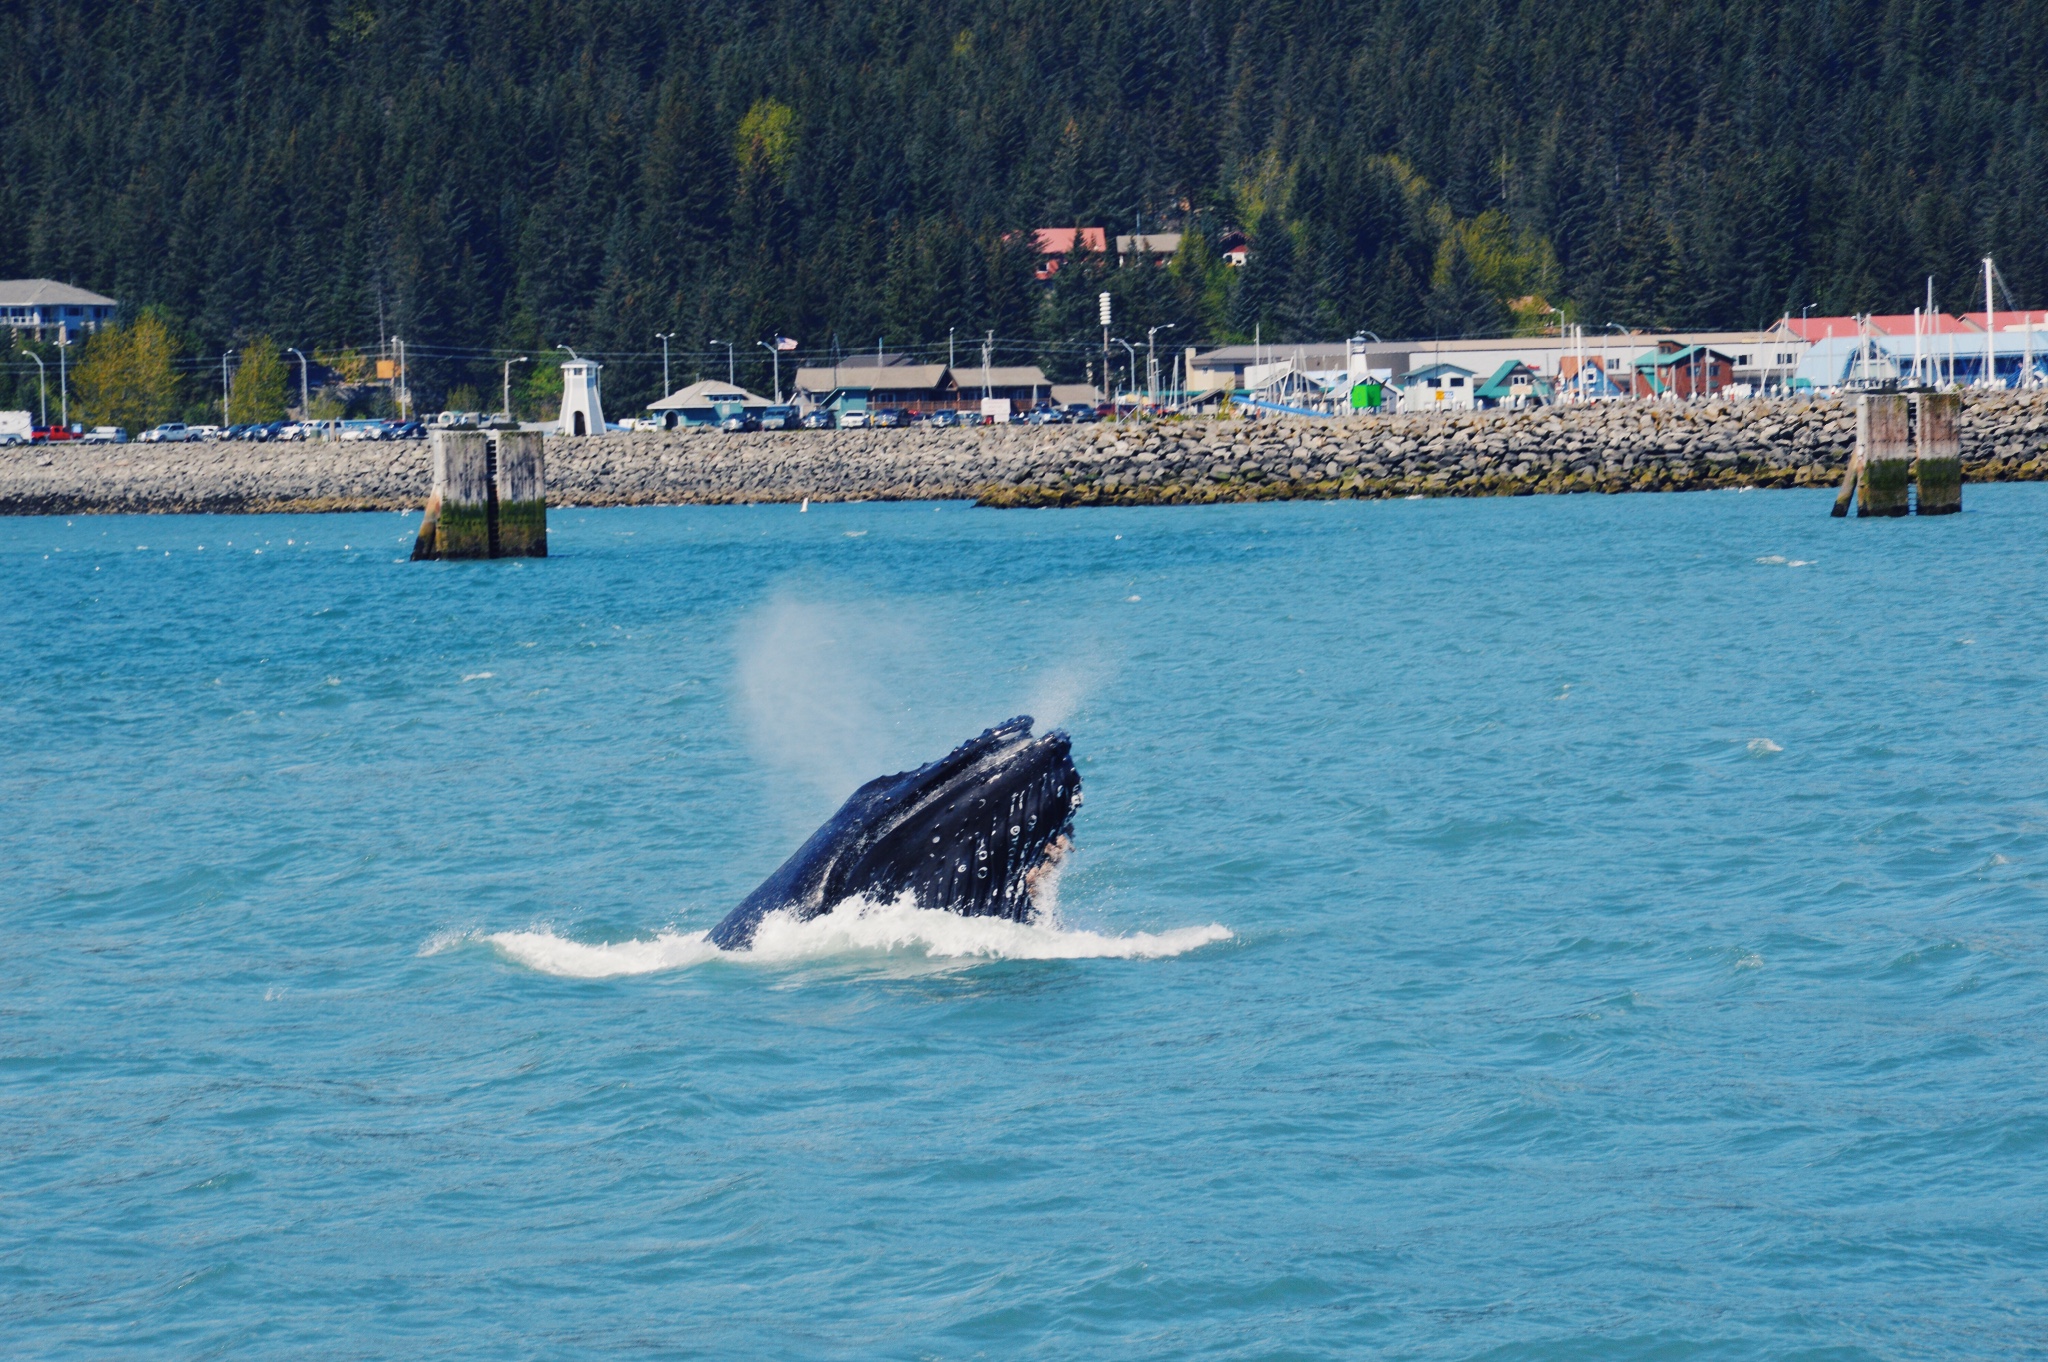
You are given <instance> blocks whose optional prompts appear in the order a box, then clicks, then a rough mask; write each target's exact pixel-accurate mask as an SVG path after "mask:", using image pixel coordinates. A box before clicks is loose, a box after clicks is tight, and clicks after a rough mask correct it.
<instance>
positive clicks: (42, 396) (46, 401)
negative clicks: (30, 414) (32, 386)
mask: <svg viewBox="0 0 2048 1362" xmlns="http://www.w3.org/2000/svg"><path fill="white" fill-rule="evenodd" d="M21 352H22V353H23V354H24V355H27V356H28V357H29V358H30V359H32V360H34V361H35V362H36V393H37V395H38V398H39V400H40V401H41V403H42V412H43V428H44V429H45V430H47V429H49V425H50V371H49V370H48V369H45V368H44V367H43V357H42V356H41V355H39V354H37V353H36V352H35V351H33V350H31V349H29V348H28V347H27V346H26V345H24V346H22V347H21Z"/></svg>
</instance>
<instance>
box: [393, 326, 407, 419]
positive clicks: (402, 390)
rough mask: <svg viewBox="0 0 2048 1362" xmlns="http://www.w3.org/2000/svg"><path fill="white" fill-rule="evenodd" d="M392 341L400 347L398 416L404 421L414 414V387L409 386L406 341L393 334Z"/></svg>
mask: <svg viewBox="0 0 2048 1362" xmlns="http://www.w3.org/2000/svg"><path fill="white" fill-rule="evenodd" d="M391 343H392V344H393V345H395V346H397V347H398V417H399V419H400V420H401V421H403V420H406V419H408V418H410V417H411V415H412V389H411V388H410V387H408V386H407V382H408V380H407V375H406V372H405V342H404V341H403V340H400V339H399V338H398V337H397V336H393V337H392V338H391Z"/></svg>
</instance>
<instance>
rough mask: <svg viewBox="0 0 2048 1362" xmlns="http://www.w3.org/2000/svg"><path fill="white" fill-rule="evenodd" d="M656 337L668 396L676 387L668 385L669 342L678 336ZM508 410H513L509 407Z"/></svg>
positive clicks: (663, 390)
mask: <svg viewBox="0 0 2048 1362" xmlns="http://www.w3.org/2000/svg"><path fill="white" fill-rule="evenodd" d="M654 338H655V339H656V340H658V341H660V342H661V395H662V396H663V397H667V396H668V395H669V393H671V392H673V391H674V389H672V388H670V387H669V386H668V343H669V342H670V341H672V340H674V339H675V338H676V333H675V332H673V331H666V332H664V331H657V332H655V333H654ZM506 410H508V411H509V410H511V409H510V408H509V407H507V408H506Z"/></svg>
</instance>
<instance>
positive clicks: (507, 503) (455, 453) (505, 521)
mask: <svg viewBox="0 0 2048 1362" xmlns="http://www.w3.org/2000/svg"><path fill="white" fill-rule="evenodd" d="M433 445H434V491H433V495H432V496H430V497H429V498H428V499H427V511H426V515H425V516H424V517H422V518H421V521H420V532H419V537H418V538H417V539H415V540H414V541H413V546H412V556H413V561H415V562H418V561H419V560H421V559H426V558H545V557H547V556H548V502H547V474H546V466H545V464H544V462H543V460H542V457H541V435H540V432H538V431H529V430H495V431H482V430H437V431H435V432H434V434H433Z"/></svg>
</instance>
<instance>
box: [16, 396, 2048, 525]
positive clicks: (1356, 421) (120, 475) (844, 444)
mask: <svg viewBox="0 0 2048 1362" xmlns="http://www.w3.org/2000/svg"><path fill="white" fill-rule="evenodd" d="M1959 427H1960V435H1961V440H1962V452H1963V469H1964V477H1965V479H1966V480H1967V481H1971V482H2001V481H2031V480H2039V479H2048V392H2042V391H2036V392H1993V393H1983V394H1966V395H1965V397H1964V406H1963V412H1962V416H1961V419H1960V422H1959ZM1855 440H1856V408H1855V399H1854V398H1853V397H1844V398H1830V399H1821V400H1815V401H1804V400H1776V399H1774V400H1757V401H1748V402H1722V401H1709V402H1703V403H1695V404H1691V405H1688V406H1682V407H1666V406H1657V405H1653V404H1649V403H1634V402H1618V403H1612V404H1606V405H1596V406H1586V407H1562V408H1559V407H1552V408H1542V409H1538V410H1535V411H1522V412H1466V413H1456V414H1441V415H1414V416H1390V417H1376V416H1375V417H1348V418H1344V419H1341V420H1334V421H1327V420H1317V419H1314V418H1303V417H1280V418H1277V419H1272V418H1261V419H1258V420H1242V419H1236V420H1225V421H1216V420H1209V419H1206V418H1204V419H1190V420H1186V421H1161V422H1156V423H1132V424H1128V425H1126V424H1118V423H1106V424H1103V425H1095V426H1051V427H1001V428H990V427H983V428H970V429H965V430H922V429H920V430H889V431H882V430H872V431H869V430H843V431H790V432H782V433H757V434H746V435H723V434H717V433H712V432H649V431H637V432H631V433H623V434H615V435H606V436H599V437H590V438H584V439H550V440H548V442H547V450H546V458H547V483H548V489H547V490H548V500H549V502H550V503H552V504H553V505H556V506H567V505H581V506H647V505H721V504H733V503H746V502H784V501H789V502H793V501H801V500H803V499H805V498H809V499H810V500H813V501H820V502H833V501H911V500H917V501H922V500H969V499H971V500H977V501H979V502H980V503H981V504H983V505H986V506H995V507H1027V506H1108V505H1180V504H1207V503H1213V502H1219V501H1224V502H1228V501H1275V500H1304V499H1330V498H1336V497H1398V496H1519V495H1529V494H1543V493H1572V492H1634V491H1683V490H1696V489H1706V488H1723V487H1808V486H1816V487H1817V486H1833V485H1834V484H1835V483H1837V482H1839V481H1840V480H1841V476H1842V470H1843V468H1844V466H1845V465H1846V463H1847V461H1848V457H1849V452H1850V450H1851V448H1852V447H1853V446H1854V444H1855ZM430 461H431V460H430V455H429V452H428V449H427V446H426V445H425V444H424V443H422V442H418V441H405V442H401V443H396V444H390V443H373V442H360V443H345V444H248V443H232V444H228V443H208V444H181V445H145V444H127V445H85V444H59V445H36V446H29V447H25V448H21V447H17V448H14V449H8V450H0V514H9V515H77V514H95V513H138V512H140V513H166V512H229V513H248V512H270V511H292V512H306V511H390V510H417V509H418V508H419V507H420V506H421V505H422V504H423V503H424V502H425V500H426V497H427V493H428V490H429V482H430V480H431V477H430V467H429V465H430Z"/></svg>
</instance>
